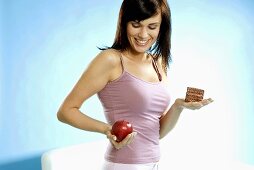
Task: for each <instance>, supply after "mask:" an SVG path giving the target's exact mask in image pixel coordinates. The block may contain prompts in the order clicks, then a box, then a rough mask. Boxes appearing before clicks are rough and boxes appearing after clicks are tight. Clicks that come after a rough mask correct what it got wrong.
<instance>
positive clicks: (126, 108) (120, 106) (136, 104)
mask: <svg viewBox="0 0 254 170" xmlns="http://www.w3.org/2000/svg"><path fill="white" fill-rule="evenodd" d="M121 62H122V58H121ZM122 67H123V72H122V74H121V76H120V77H119V78H118V79H116V80H114V81H112V82H110V83H108V84H107V85H106V86H105V87H104V88H103V89H102V90H101V91H100V92H99V93H98V97H99V99H100V101H101V103H102V105H103V108H104V113H105V117H106V119H107V121H108V123H109V124H111V125H112V124H113V123H114V122H115V121H117V120H122V119H124V120H126V121H129V122H130V123H131V124H132V125H133V129H134V131H136V132H137V135H136V136H135V139H134V141H133V142H132V143H131V144H130V145H128V146H125V147H123V148H121V149H119V150H117V149H115V148H114V147H113V146H112V145H111V144H109V145H108V149H107V151H106V153H105V159H106V160H108V161H111V162H116V163H128V164H139V163H150V162H157V161H159V158H160V148H159V129H160V124H159V119H160V117H161V114H162V113H163V112H164V111H165V110H166V109H167V107H168V105H169V102H170V95H169V92H168V90H167V88H166V86H165V84H164V83H162V82H160V81H158V82H148V81H145V80H142V79H140V78H138V77H136V76H134V75H132V74H131V73H129V72H128V71H126V70H125V69H124V64H123V62H122ZM155 70H156V69H155ZM157 70H158V69H157ZM158 75H159V74H158Z"/></svg>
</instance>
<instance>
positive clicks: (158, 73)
mask: <svg viewBox="0 0 254 170" xmlns="http://www.w3.org/2000/svg"><path fill="white" fill-rule="evenodd" d="M152 63H153V68H154V69H155V71H156V73H157V75H158V79H159V80H160V81H161V80H162V76H161V74H160V71H159V69H158V65H157V63H156V61H155V60H154V58H153V57H152Z"/></svg>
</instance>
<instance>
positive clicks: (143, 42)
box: [135, 38, 149, 46]
mask: <svg viewBox="0 0 254 170" xmlns="http://www.w3.org/2000/svg"><path fill="white" fill-rule="evenodd" d="M135 42H136V44H137V45H139V46H146V45H147V44H148V43H149V40H140V39H136V38H135Z"/></svg>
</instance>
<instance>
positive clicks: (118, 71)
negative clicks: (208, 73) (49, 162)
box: [57, 0, 212, 170]
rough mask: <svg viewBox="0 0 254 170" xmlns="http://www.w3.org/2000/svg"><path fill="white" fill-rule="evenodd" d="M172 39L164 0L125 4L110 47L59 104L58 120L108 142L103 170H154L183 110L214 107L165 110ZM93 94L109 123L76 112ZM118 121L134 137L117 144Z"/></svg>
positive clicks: (190, 104) (189, 105)
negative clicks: (115, 125)
mask: <svg viewBox="0 0 254 170" xmlns="http://www.w3.org/2000/svg"><path fill="white" fill-rule="evenodd" d="M170 40H171V19H170V9H169V6H168V4H167V1H166V0H124V1H123V3H122V6H121V9H120V13H119V19H118V26H117V31H116V37H115V40H114V43H113V45H112V46H111V47H108V48H106V49H102V52H100V53H99V54H98V55H97V56H96V57H95V58H94V60H93V61H92V62H91V63H90V65H89V66H88V68H87V69H86V70H85V72H84V73H83V75H82V76H81V78H80V80H79V81H78V82H77V84H76V85H75V86H74V88H73V89H72V91H71V92H70V94H69V95H68V96H67V97H66V99H65V100H64V102H63V104H62V105H61V107H60V109H59V111H58V113H57V116H58V119H59V120H60V121H62V122H64V123H67V124H69V125H72V126H74V127H76V128H79V129H83V130H86V131H92V132H99V133H102V134H105V135H106V136H107V138H108V139H109V141H110V144H109V146H108V149H107V152H106V154H105V164H104V167H103V169H104V170H113V169H115V170H118V169H119V170H125V169H126V170H135V169H139V170H142V169H144V170H145V169H146V170H148V169H149V170H153V169H158V162H159V159H160V148H159V140H160V139H161V138H163V137H164V136H165V135H166V134H167V133H168V132H169V131H170V130H171V129H172V128H173V127H174V126H175V124H176V122H177V120H178V118H179V116H180V114H181V112H182V110H183V109H184V108H187V109H193V110H194V109H200V108H201V107H203V106H205V105H207V104H209V103H211V102H212V99H204V100H202V101H201V102H188V103H187V102H185V101H184V99H176V100H175V101H174V103H173V104H172V105H171V107H168V106H169V104H170V95H169V93H168V90H167V89H168V87H167V84H168V80H167V67H168V63H169V61H170V60H171V58H170V47H171V44H170V43H171V41H170ZM94 94H98V97H99V99H100V101H101V103H102V106H103V107H104V113H105V117H106V119H107V123H105V122H102V121H100V120H95V119H93V118H91V117H89V116H87V115H86V114H85V113H82V112H81V111H80V110H79V109H80V107H81V105H82V104H83V103H84V102H85V101H86V100H88V99H89V97H91V96H92V95H94ZM120 119H121V120H122V119H124V120H127V121H128V122H130V123H131V124H132V125H133V129H134V132H133V133H131V134H129V135H128V136H127V137H126V138H125V139H124V140H123V141H121V142H116V136H114V135H112V134H111V127H112V125H113V123H114V122H115V121H117V120H120Z"/></svg>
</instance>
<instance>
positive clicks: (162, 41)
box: [102, 0, 172, 72]
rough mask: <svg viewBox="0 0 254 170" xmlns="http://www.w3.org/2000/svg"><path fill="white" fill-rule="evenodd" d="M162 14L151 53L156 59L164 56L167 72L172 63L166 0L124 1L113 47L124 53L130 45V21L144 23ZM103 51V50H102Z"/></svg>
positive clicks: (168, 14)
mask: <svg viewBox="0 0 254 170" xmlns="http://www.w3.org/2000/svg"><path fill="white" fill-rule="evenodd" d="M158 11H160V12H161V17H162V21H161V26H160V31H159V35H158V38H157V40H156V42H155V43H154V44H153V46H152V47H151V48H150V49H149V52H150V53H152V54H153V56H154V57H155V59H158V57H159V56H162V65H163V69H164V71H165V72H166V70H167V67H168V63H169V62H170V61H171V53H170V49H171V30H172V27H171V12H170V8H169V6H168V3H167V1H166V0H123V3H122V5H121V8H120V12H119V17H118V24H117V30H116V35H115V40H114V43H113V45H112V46H111V47H108V48H104V49H109V48H113V49H116V50H120V51H124V50H126V49H127V48H128V47H129V46H130V44H129V41H128V38H127V23H128V22H129V21H143V20H145V19H148V18H150V17H152V16H154V15H156V14H158ZM102 50H103V49H102Z"/></svg>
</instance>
